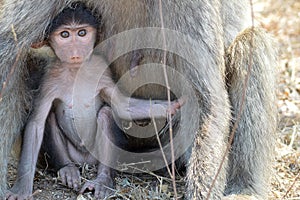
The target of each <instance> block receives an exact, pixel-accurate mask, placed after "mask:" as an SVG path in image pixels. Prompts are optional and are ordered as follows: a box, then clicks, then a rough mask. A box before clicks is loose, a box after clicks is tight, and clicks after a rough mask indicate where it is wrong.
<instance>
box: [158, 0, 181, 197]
mask: <svg viewBox="0 0 300 200" xmlns="http://www.w3.org/2000/svg"><path fill="white" fill-rule="evenodd" d="M159 13H160V21H161V30H162V36H163V45H164V55H163V70H164V76H165V82H166V87H167V95H168V106H169V112H168V118H169V120H170V123H169V133H170V145H171V154H172V155H171V157H172V177H171V178H172V179H173V190H174V196H175V199H178V197H177V189H176V181H175V153H174V143H173V123H172V120H171V119H172V115H171V92H170V85H169V79H168V75H167V68H166V62H167V43H166V34H165V31H164V28H165V25H164V18H163V9H162V1H161V0H159Z"/></svg>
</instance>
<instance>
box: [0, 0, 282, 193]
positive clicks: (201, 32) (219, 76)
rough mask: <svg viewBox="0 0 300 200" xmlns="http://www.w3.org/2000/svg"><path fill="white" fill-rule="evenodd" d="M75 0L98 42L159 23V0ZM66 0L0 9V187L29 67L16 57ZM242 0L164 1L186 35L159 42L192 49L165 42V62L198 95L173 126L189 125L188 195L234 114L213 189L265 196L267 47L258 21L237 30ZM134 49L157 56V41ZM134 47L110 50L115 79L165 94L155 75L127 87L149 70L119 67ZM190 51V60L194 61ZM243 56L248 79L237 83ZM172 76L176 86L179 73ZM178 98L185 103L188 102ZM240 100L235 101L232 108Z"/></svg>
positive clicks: (269, 100) (206, 182)
mask: <svg viewBox="0 0 300 200" xmlns="http://www.w3.org/2000/svg"><path fill="white" fill-rule="evenodd" d="M83 2H85V3H86V5H87V6H88V7H90V8H93V9H94V11H95V14H96V15H98V16H99V15H101V19H102V21H103V25H102V27H101V33H102V34H101V35H100V37H99V41H100V42H101V41H103V40H104V39H107V38H109V37H112V36H114V35H115V34H117V33H121V32H122V31H126V30H130V29H133V28H141V27H161V20H160V9H159V2H158V1H146V0H131V1H128V0H127V1H126V0H85V1H83ZM69 3H72V1H70V0H68V1H67V0H65V1H50V0H35V1H26V0H8V1H6V2H5V5H4V10H3V13H2V16H1V18H0V19H1V21H0V27H1V30H0V41H1V42H0V49H1V51H0V58H1V60H0V70H1V83H3V85H2V90H1V97H2V98H1V104H0V111H1V115H0V116H1V118H0V124H1V130H0V131H1V133H0V134H1V143H0V146H1V154H0V159H1V161H2V165H1V169H0V180H1V194H3V192H4V190H5V180H6V179H5V176H6V167H7V155H8V152H9V150H10V147H11V143H12V141H13V138H14V137H15V136H16V135H18V133H19V132H20V129H21V128H22V127H23V125H24V120H25V119H26V116H25V112H24V111H25V109H26V107H27V104H28V99H29V98H28V97H29V95H28V94H29V93H28V90H27V89H26V87H25V84H24V81H25V78H26V75H27V64H26V63H25V62H24V61H25V58H26V56H27V54H28V49H29V46H30V45H31V44H32V43H34V42H36V41H41V40H43V39H44V37H45V35H46V32H45V30H46V28H47V26H48V24H49V23H50V22H51V21H52V20H53V18H54V17H55V16H56V15H57V14H58V13H59V12H60V11H61V10H62V9H63V8H65V7H66V6H68V4H69ZM249 5H250V4H249V2H248V1H246V0H244V1H235V0H234V1H221V0H212V1H207V0H196V1H181V0H165V1H162V10H163V20H164V25H165V27H166V28H168V29H171V30H174V31H177V33H181V34H183V35H185V36H187V37H183V38H181V39H180V41H179V40H178V41H175V42H174V41H168V39H174V38H168V37H166V39H167V45H172V44H174V43H175V46H176V45H177V46H176V48H177V49H179V50H184V51H183V54H184V55H191V57H192V58H191V59H190V60H189V59H187V58H186V57H183V58H182V55H176V53H177V52H169V53H168V54H167V59H166V60H167V62H166V64H167V65H168V66H170V67H172V68H174V69H175V70H176V71H177V72H179V73H181V74H182V75H183V76H184V77H185V78H186V79H188V80H189V81H190V84H191V87H192V88H193V89H194V92H195V93H196V96H197V99H195V100H196V102H197V103H198V109H192V108H194V107H192V106H190V107H191V109H188V111H187V112H188V113H189V119H185V118H181V121H182V123H181V127H180V128H179V129H178V130H177V134H179V135H180V134H189V133H191V132H193V135H194V137H193V138H192V139H193V144H192V145H191V152H190V153H187V154H186V155H185V156H184V158H185V164H186V167H187V175H186V180H187V193H186V198H187V199H205V197H206V196H207V194H208V190H209V188H210V186H211V184H212V182H213V179H214V176H215V174H216V173H217V169H218V167H219V166H220V163H221V160H222V157H223V156H224V152H225V148H226V144H227V139H228V135H229V132H230V127H232V125H233V123H234V121H235V120H236V119H237V118H238V119H239V120H238V128H237V130H236V135H235V138H234V141H233V144H232V148H231V151H230V155H229V156H228V163H227V162H225V163H224V165H223V167H222V169H221V171H220V174H219V176H218V178H217V180H216V182H215V185H214V187H213V189H212V193H211V198H212V199H220V198H221V197H223V196H224V195H231V194H244V195H252V196H257V197H258V198H262V199H263V198H264V197H265V196H266V194H267V183H268V178H269V175H270V168H269V167H270V163H271V161H272V158H273V156H272V152H273V145H274V141H275V138H274V135H273V134H274V132H275V127H276V121H275V109H274V87H275V83H274V78H275V76H274V71H275V70H274V66H275V50H274V48H273V47H272V42H271V40H270V38H269V37H268V35H266V34H265V33H264V32H263V31H261V30H259V29H256V28H255V29H246V30H244V28H245V25H247V23H246V21H247V19H246V18H245V16H251V15H250V12H248V8H249ZM99 17H100V16H99ZM243 30H244V31H243ZM165 31H167V30H165ZM139 39H141V38H139ZM144 39H145V40H146V39H147V38H144ZM252 39H253V40H252ZM137 40H138V39H137ZM159 41H162V40H159ZM251 41H253V48H252V47H251ZM122 42H124V41H119V40H116V41H115V42H114V43H112V44H111V47H112V48H113V49H115V50H117V49H118V45H119V44H120V43H122ZM126 42H131V43H135V42H136V41H130V40H129V41H126ZM186 46H188V47H190V49H189V48H185V47H186ZM152 48H153V47H152ZM161 49H163V48H161ZM133 50H135V49H133ZM139 53H140V54H141V55H142V56H141V58H140V61H139V64H144V63H148V62H154V63H155V62H156V63H160V62H161V60H163V55H164V54H163V51H161V50H156V49H146V50H139ZM225 54H226V55H227V56H226V58H227V60H226V66H225V56H224V55H225ZM132 55H133V54H131V53H130V54H126V55H124V56H122V57H120V58H118V59H117V60H116V61H115V62H114V63H113V64H112V66H111V70H112V72H113V73H114V76H115V78H116V80H119V79H120V78H121V79H122V80H121V81H120V87H122V90H124V91H129V92H131V91H135V92H134V94H133V96H135V97H138V98H161V99H166V96H167V95H166V91H165V89H163V88H162V87H161V86H158V85H156V84H147V85H145V86H143V87H141V88H139V89H137V90H135V89H136V86H137V85H136V83H137V82H139V81H140V80H143V79H146V78H148V76H149V74H145V73H137V74H136V75H135V76H134V77H133V76H125V77H124V76H123V75H124V73H125V72H127V71H128V69H129V68H131V67H130V66H131V63H132V59H133V57H134V56H132ZM180 56H181V57H180ZM251 59H253V62H252V61H251ZM193 61H196V65H194V64H195V62H193ZM250 64H252V67H251V68H250V69H251V70H250V74H249V77H248V78H249V80H248V81H247V83H245V80H247V76H248V75H247V71H248V66H249V65H250ZM137 70H139V69H138V68H137ZM157 75H159V74H157ZM177 82H178V83H177V86H178V88H180V86H181V80H178V81H177ZM244 88H246V91H245V94H244ZM244 95H245V98H244ZM186 107H187V108H189V102H187V104H186ZM241 107H242V108H243V109H242V112H241V116H240V117H239V112H240V109H241ZM191 119H195V121H197V123H195V122H193V120H191ZM195 127H197V131H195ZM181 142H182V144H181V145H182V146H189V144H186V141H185V140H182V141H181ZM227 166H228V167H227Z"/></svg>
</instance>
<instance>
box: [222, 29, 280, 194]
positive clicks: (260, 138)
mask: <svg viewBox="0 0 300 200" xmlns="http://www.w3.org/2000/svg"><path fill="white" fill-rule="evenodd" d="M251 41H253V47H251ZM275 55H276V51H275V49H274V45H273V43H272V40H271V39H270V37H269V36H268V35H267V34H266V33H265V32H264V31H262V30H260V29H257V28H254V29H250V28H249V29H246V30H245V31H243V32H242V33H241V34H240V35H238V36H237V38H236V40H235V41H234V42H233V43H232V45H231V46H230V47H229V49H228V53H227V65H226V66H227V70H228V72H229V77H228V90H229V95H230V100H231V104H232V107H233V117H234V121H233V124H234V123H235V122H237V123H238V128H237V131H236V133H235V137H234V141H233V144H232V150H231V152H230V155H229V171H228V173H229V174H228V179H227V181H228V183H227V187H226V192H225V193H226V194H246V195H254V196H258V197H259V198H263V199H265V196H266V194H267V188H268V187H267V184H268V179H269V176H270V174H271V173H270V172H271V169H270V167H271V162H272V160H273V148H274V144H275V138H276V137H275V131H276V114H275V113H276V105H275V72H276V58H275ZM250 65H251V66H250ZM249 66H250V68H251V70H250V71H249V70H248V68H249ZM247 78H249V80H248V81H247V82H246V83H245V81H246V80H247ZM245 88H246V91H244V89H245ZM244 95H245V99H244V98H243V96H244ZM240 109H242V110H241V116H240V118H239V113H240Z"/></svg>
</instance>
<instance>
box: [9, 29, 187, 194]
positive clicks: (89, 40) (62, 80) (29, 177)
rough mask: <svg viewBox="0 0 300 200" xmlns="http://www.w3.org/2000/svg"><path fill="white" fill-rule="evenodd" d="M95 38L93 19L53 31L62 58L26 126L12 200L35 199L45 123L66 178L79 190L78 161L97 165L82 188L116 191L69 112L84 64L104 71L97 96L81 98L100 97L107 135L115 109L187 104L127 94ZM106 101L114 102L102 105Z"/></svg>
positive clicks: (158, 112) (160, 113)
mask: <svg viewBox="0 0 300 200" xmlns="http://www.w3.org/2000/svg"><path fill="white" fill-rule="evenodd" d="M95 40H96V29H95V28H93V27H91V26H90V25H88V24H79V25H78V24H76V23H71V24H69V25H62V26H61V27H59V28H58V29H57V30H55V31H54V32H53V33H52V34H51V35H50V41H49V44H50V46H51V47H52V49H53V50H54V52H55V54H56V55H57V60H56V62H55V63H54V65H53V66H52V68H51V69H50V70H49V71H48V72H47V74H46V76H45V78H44V80H43V84H42V88H41V95H40V97H39V98H38V99H37V101H36V104H35V107H34V111H33V113H32V115H31V117H30V119H29V121H28V123H27V125H26V129H25V133H24V141H23V146H22V153H21V158H20V162H19V168H18V175H17V180H16V183H15V184H14V186H13V187H12V188H11V190H10V191H8V192H7V194H6V199H7V200H24V199H27V198H29V199H31V198H32V196H31V195H32V189H33V179H34V173H35V168H36V163H37V158H38V153H39V150H40V148H41V144H42V140H43V137H44V130H45V123H46V122H47V123H49V125H50V127H51V128H50V129H51V130H50V131H49V132H50V134H49V136H47V137H50V139H51V145H52V146H51V148H52V151H53V152H54V154H55V153H56V155H57V162H58V163H57V164H59V165H60V166H64V167H62V168H61V169H60V170H59V174H60V177H61V180H62V183H63V184H65V185H67V186H68V187H71V188H74V189H75V190H78V189H79V186H80V173H79V170H78V168H77V167H76V166H75V165H74V164H73V163H79V164H83V163H89V164H98V175H97V178H96V179H95V180H93V181H88V182H87V183H86V184H84V186H83V187H82V189H81V190H80V193H83V192H84V191H85V190H94V193H95V197H96V198H104V197H105V196H107V195H109V193H110V192H111V190H110V189H109V188H112V187H113V183H114V181H113V172H112V169H110V168H109V167H107V166H105V165H103V164H101V163H100V162H99V161H98V160H97V159H95V158H94V157H93V156H92V155H91V154H90V153H89V152H88V151H87V150H86V149H85V147H84V146H83V143H82V141H81V140H80V138H79V137H78V133H77V132H76V129H75V128H74V125H73V121H72V117H71V115H70V113H71V111H72V94H73V93H72V92H73V86H74V81H75V78H76V74H77V71H78V69H79V68H80V67H81V66H82V65H88V66H92V65H95V63H96V64H97V65H96V66H97V68H93V67H91V68H90V70H91V72H92V73H93V71H92V70H97V72H99V71H101V72H102V74H103V75H102V77H101V79H100V81H99V83H98V88H97V91H98V92H99V95H95V96H94V97H93V98H94V99H86V98H87V97H86V98H83V99H81V100H82V103H86V102H89V100H91V101H92V102H93V100H96V102H97V103H98V104H97V106H98V107H97V108H96V110H99V114H98V119H97V121H98V123H99V124H102V125H103V126H102V131H103V132H104V133H105V134H106V135H107V136H108V137H109V136H110V135H112V133H111V129H110V127H111V123H112V122H113V119H112V112H115V113H116V114H117V116H119V117H120V118H122V119H145V118H150V117H156V118H166V117H167V112H168V111H170V112H171V114H175V113H176V111H177V110H178V109H180V107H181V106H182V105H183V104H184V102H185V100H184V99H183V98H180V99H179V100H178V101H173V102H171V107H170V108H169V106H168V102H167V101H156V100H153V101H152V105H150V103H149V101H148V100H141V99H133V98H130V97H126V96H124V95H123V94H122V93H121V92H120V91H119V90H118V88H116V87H115V83H114V82H113V80H112V78H111V74H110V71H109V68H108V67H107V64H106V62H105V60H104V59H103V58H102V57H101V56H96V55H93V54H92V51H93V47H94V43H95ZM95 72H96V71H95ZM80 85H81V86H82V87H83V88H85V89H83V91H82V94H83V97H85V95H84V94H85V93H84V92H85V91H88V90H89V89H90V88H89V87H88V85H87V84H86V83H85V82H81V83H80ZM104 102H106V103H108V104H109V105H110V107H108V106H106V108H105V109H103V108H101V109H100V107H101V106H102V105H103V103H104ZM126 102H130V104H129V105H128V104H127V103H126ZM128 106H129V107H128ZM50 110H51V111H50ZM49 113H50V115H49ZM150 113H151V114H150ZM90 114H92V113H90ZM48 116H49V117H48ZM79 117H80V116H79ZM61 127H63V128H61ZM62 130H64V131H62ZM80 135H82V133H81V134H80ZM47 141H48V140H47ZM47 143H48V142H47ZM49 143H50V141H49ZM104 151H105V152H107V157H109V158H110V157H113V155H111V154H110V149H105V147H104Z"/></svg>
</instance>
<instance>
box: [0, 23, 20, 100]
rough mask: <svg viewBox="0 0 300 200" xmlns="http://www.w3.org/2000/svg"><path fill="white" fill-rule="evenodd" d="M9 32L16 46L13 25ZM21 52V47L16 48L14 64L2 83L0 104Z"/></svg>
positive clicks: (16, 40)
mask: <svg viewBox="0 0 300 200" xmlns="http://www.w3.org/2000/svg"><path fill="white" fill-rule="evenodd" d="M11 31H12V34H13V36H14V41H15V43H16V44H17V42H18V39H17V34H16V31H15V28H14V26H13V25H12V26H11ZM21 51H22V47H21V48H18V53H17V56H16V60H15V62H14V64H13V66H12V67H11V69H10V72H9V74H8V75H7V77H6V80H5V81H4V82H3V83H2V89H1V91H0V102H2V100H3V93H4V92H5V89H6V87H7V85H8V83H9V81H10V79H11V77H12V75H13V74H14V72H15V69H16V67H17V64H18V62H19V59H20V56H21Z"/></svg>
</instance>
